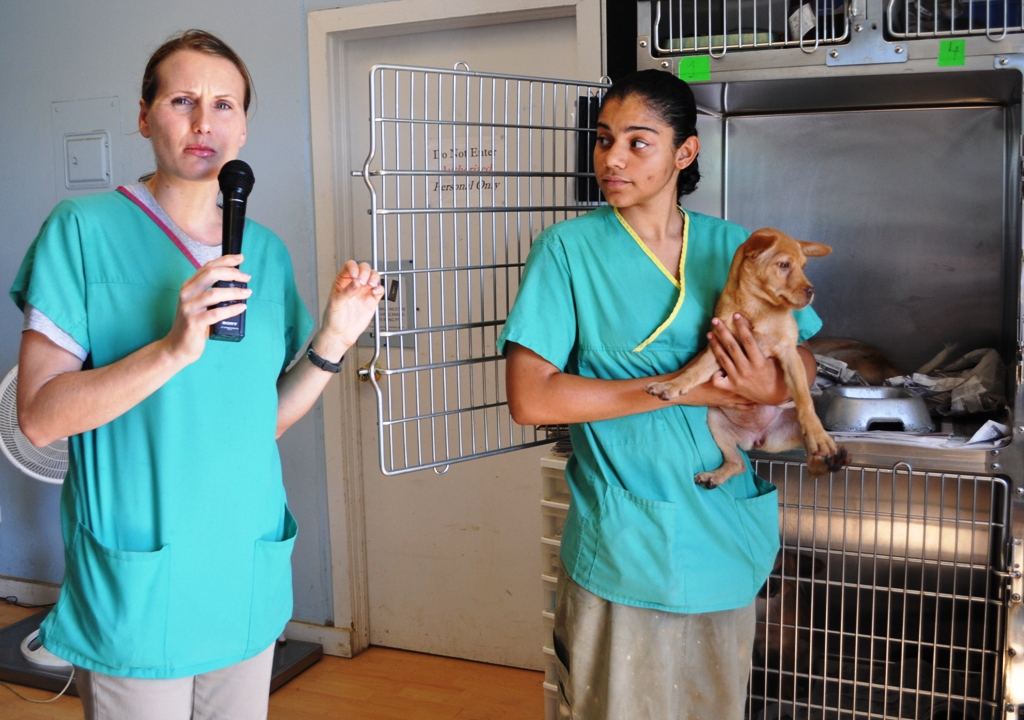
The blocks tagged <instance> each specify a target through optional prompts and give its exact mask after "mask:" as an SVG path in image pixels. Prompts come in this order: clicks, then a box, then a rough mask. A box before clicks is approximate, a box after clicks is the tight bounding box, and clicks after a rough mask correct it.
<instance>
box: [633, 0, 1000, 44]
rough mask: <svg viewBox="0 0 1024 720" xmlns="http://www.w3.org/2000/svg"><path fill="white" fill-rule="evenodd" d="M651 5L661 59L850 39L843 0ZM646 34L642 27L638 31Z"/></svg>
mask: <svg viewBox="0 0 1024 720" xmlns="http://www.w3.org/2000/svg"><path fill="white" fill-rule="evenodd" d="M906 1H907V2H909V1H910V0H906ZM1018 1H1020V0H1018ZM649 2H650V5H651V10H650V17H651V27H650V29H649V31H650V34H651V39H652V42H653V46H652V50H653V51H654V53H655V54H656V55H658V56H659V57H669V56H678V55H682V56H686V55H694V54H697V55H711V56H712V57H723V56H725V55H726V53H728V52H729V51H730V50H733V51H747V50H766V49H771V48H800V49H801V50H803V51H804V52H807V53H812V52H814V51H815V50H817V49H818V48H819V47H820V46H823V45H837V44H841V43H845V42H847V41H848V40H849V37H850V20H849V14H848V12H847V0H649ZM893 2H895V0H893ZM647 31H648V29H647V28H644V27H642V28H641V29H640V32H641V33H645V32H647Z"/></svg>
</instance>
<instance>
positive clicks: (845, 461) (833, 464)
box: [825, 445, 850, 472]
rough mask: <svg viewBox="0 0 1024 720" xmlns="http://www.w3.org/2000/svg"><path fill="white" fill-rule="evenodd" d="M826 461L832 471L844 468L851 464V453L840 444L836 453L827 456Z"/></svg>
mask: <svg viewBox="0 0 1024 720" xmlns="http://www.w3.org/2000/svg"><path fill="white" fill-rule="evenodd" d="M825 463H826V464H827V465H828V469H829V470H831V471H832V472H835V471H836V470H842V469H843V468H844V467H846V466H847V465H849V464H850V453H849V451H847V449H846V448H844V447H843V446H842V445H839V446H838V447H836V451H835V452H834V453H832V454H831V455H829V456H827V457H826V458H825Z"/></svg>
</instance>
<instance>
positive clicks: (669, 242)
mask: <svg viewBox="0 0 1024 720" xmlns="http://www.w3.org/2000/svg"><path fill="white" fill-rule="evenodd" d="M696 121H697V112H696V104H695V102H694V98H693V93H692V92H691V91H690V88H689V87H688V86H687V85H686V83H684V82H682V81H681V80H678V79H676V78H674V77H673V76H671V75H670V74H668V73H664V72H661V71H656V70H649V71H644V72H640V73H636V74H634V75H631V76H629V77H627V78H625V79H623V80H621V81H620V82H617V83H615V84H614V85H613V86H612V88H611V89H610V90H609V91H608V93H607V95H606V96H605V98H604V101H603V104H602V106H601V111H600V115H599V117H598V127H597V145H596V148H595V150H594V168H595V172H596V175H597V181H598V183H599V184H600V186H601V189H602V191H603V192H604V196H605V198H606V200H607V201H608V206H607V207H602V208H599V209H597V210H594V211H593V212H590V213H588V214H587V215H584V216H582V217H579V218H576V219H573V220H568V221H565V222H562V223H559V224H557V225H555V226H553V227H551V228H548V229H547V230H546V231H545V232H544V233H542V234H541V235H540V236H539V237H538V238H537V240H536V241H535V243H534V245H533V248H532V250H531V251H530V256H529V259H528V261H527V264H526V270H525V273H524V276H523V280H522V284H521V286H520V288H519V294H518V296H517V298H516V303H515V306H514V307H513V309H512V311H511V313H510V314H509V318H508V321H507V323H506V325H505V329H504V331H503V333H502V335H501V338H500V340H499V345H500V347H501V349H502V351H503V352H504V353H505V354H506V356H507V358H508V364H507V380H508V398H509V405H510V407H511V410H512V415H513V417H514V418H515V419H516V421H517V422H519V423H522V424H531V425H532V424H553V423H568V424H569V426H570V434H571V436H572V440H573V451H574V452H573V455H572V457H571V458H570V459H569V462H568V465H567V467H566V478H567V480H568V482H569V485H570V488H571V491H572V506H571V509H570V512H569V516H568V518H567V520H566V524H565V529H564V533H563V536H562V563H563V566H564V572H563V573H561V576H560V578H559V584H558V595H557V607H556V611H555V632H554V641H555V651H556V654H557V656H558V659H559V685H560V687H561V690H562V695H563V698H562V700H563V708H562V711H563V714H565V715H567V716H571V717H575V718H578V719H581V720H604V719H608V720H613V719H614V720H620V719H621V720H637V719H638V718H650V719H652V720H655V719H656V720H687V719H689V718H714V719H715V720H723V719H728V718H735V719H736V720H739V719H740V718H742V717H743V706H744V700H745V686H746V682H747V674H748V671H749V667H750V654H751V647H752V645H753V640H754V608H753V601H754V596H755V594H756V593H757V591H758V590H759V589H760V587H761V585H762V584H763V583H764V581H765V579H766V577H767V575H768V573H769V571H770V570H771V568H772V565H773V563H774V560H775V556H776V553H777V551H778V548H779V528H778V504H777V499H776V495H775V492H776V491H775V487H774V486H772V485H771V484H769V483H767V482H765V481H763V480H761V479H760V478H757V477H756V476H754V474H753V473H752V472H751V470H750V468H749V465H748V467H747V469H746V470H745V472H743V473H741V474H740V475H737V476H735V477H733V478H731V479H729V480H728V481H727V482H725V483H724V484H723V485H721V486H720V487H718V488H715V489H712V490H707V489H705V488H702V487H700V486H698V485H696V484H695V483H694V475H695V474H696V473H698V472H701V471H705V470H712V469H714V468H716V467H718V466H719V465H720V464H721V462H722V455H721V452H720V451H719V450H718V448H717V446H716V445H715V442H714V440H713V438H712V436H711V433H710V431H709V429H708V426H707V420H706V417H707V407H708V406H720V407H745V406H749V405H750V404H751V403H763V404H771V405H778V404H781V403H782V402H785V401H786V400H787V399H788V391H787V390H786V385H785V381H784V379H783V377H782V373H781V370H780V369H779V367H778V365H777V364H776V362H775V361H774V360H768V359H766V358H765V357H764V355H763V354H762V353H761V351H760V350H759V349H758V347H757V344H756V343H755V342H754V338H753V336H752V335H751V333H750V332H749V330H747V329H746V326H745V325H744V324H743V323H740V328H741V330H740V331H739V333H738V335H737V336H733V335H732V334H731V333H730V332H729V331H728V330H727V329H725V327H724V326H723V325H722V323H720V322H718V321H717V320H715V319H713V317H712V312H713V309H714V307H715V302H716V300H717V299H718V295H719V294H720V293H721V291H722V289H723V287H724V286H725V281H726V276H727V274H728V270H729V265H730V262H731V260H732V257H733V253H734V252H735V250H736V248H737V247H738V246H739V245H740V244H741V243H742V242H743V241H744V240H746V238H747V236H748V235H749V233H748V232H747V231H746V230H744V229H743V228H742V227H739V226H737V225H734V224H732V223H729V222H726V221H723V220H719V219H716V218H712V217H708V216H704V215H700V214H698V213H693V212H689V211H687V210H684V209H683V208H682V207H680V206H679V205H678V200H679V197H680V196H683V195H687V194H689V193H691V192H693V191H694V189H695V188H696V185H697V181H698V180H699V178H700V175H699V172H698V167H697V156H698V152H699V150H700V145H699V142H698V140H697V131H696ZM794 315H795V317H796V318H797V322H798V324H799V326H800V340H801V341H804V340H806V339H807V338H808V337H810V336H811V335H813V334H814V333H815V332H817V330H818V329H819V327H820V326H821V323H820V321H819V320H818V317H817V315H816V314H815V313H814V311H813V310H811V309H810V308H807V309H805V310H803V311H798V312H796V313H794ZM709 331H710V332H709ZM705 340H706V341H707V342H709V343H710V344H711V347H712V349H713V351H714V352H715V355H716V357H717V358H718V360H719V363H720V364H721V366H722V368H724V372H723V373H720V374H719V375H718V376H716V377H715V378H713V379H712V380H711V381H709V382H708V383H706V384H705V385H702V386H699V387H698V388H695V389H694V390H692V391H691V392H689V393H688V394H687V395H685V396H683V397H681V398H678V399H676V400H674V401H672V402H671V403H669V404H666V403H664V402H663V401H661V400H659V399H657V398H655V397H652V396H651V395H649V394H647V393H646V392H645V390H644V388H645V387H646V385H647V384H648V383H650V381H651V379H652V377H655V378H659V377H660V378H669V377H672V376H674V375H676V374H678V372H679V369H680V368H681V367H683V366H684V365H685V364H686V363H687V362H689V360H690V359H692V358H693V357H694V356H695V355H696V354H697V352H698V351H699V350H700V349H701V348H702V347H703V345H704V342H705ZM801 356H802V359H803V360H804V363H805V365H806V367H807V372H808V376H809V377H813V373H814V360H813V356H812V355H811V354H810V353H809V352H808V351H806V350H805V349H801Z"/></svg>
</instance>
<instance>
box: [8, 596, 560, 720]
mask: <svg viewBox="0 0 1024 720" xmlns="http://www.w3.org/2000/svg"><path fill="white" fill-rule="evenodd" d="M35 612H38V611H37V610H28V609H25V608H19V607H14V606H12V605H7V604H6V603H3V602H0V627H6V626H7V625H10V624H11V623H14V622H17V621H18V620H20V619H22V618H23V617H26V616H28V615H31V614H33V613H35ZM543 677H544V676H543V673H539V672H531V671H529V670H516V669H513V668H506V667H499V666H497V665H486V664H484V663H475V662H468V661H466V660H454V659H452V658H443V657H437V656H434V655H423V654H420V653H411V652H403V651H400V650H390V649H388V648H377V647H374V648H370V649H369V650H367V651H366V652H364V653H362V654H361V655H359V656H358V657H356V658H354V659H352V660H346V659H343V658H336V657H330V656H327V655H325V656H324V658H323V659H322V660H321V661H320V662H318V663H317V664H316V665H314V666H313V667H311V668H309V669H308V670H306V671H305V672H304V673H302V674H301V675H299V676H298V677H297V678H295V679H294V680H292V681H291V682H290V683H288V684H287V685H285V686H284V687H283V688H281V689H280V690H278V691H277V692H276V693H274V694H273V695H271V696H270V718H269V720H291V719H292V718H344V719H345V720H491V719H492V718H493V719H494V720H542V719H543V717H544V691H543V689H542V688H541V682H542V681H543ZM18 691H19V692H21V693H22V694H23V695H25V696H27V697H31V698H39V699H46V698H49V697H52V696H53V693H49V692H44V691H41V690H35V689H33V688H22V687H18ZM0 718H2V719H3V720H80V719H81V718H82V705H81V703H80V702H79V701H78V698H74V697H62V698H60V699H59V700H57V701H56V702H54V703H50V704H48V705H36V704H33V703H28V702H25V701H24V700H22V699H21V698H19V697H17V696H15V695H14V694H13V693H12V692H11V691H10V690H8V689H7V688H4V687H0Z"/></svg>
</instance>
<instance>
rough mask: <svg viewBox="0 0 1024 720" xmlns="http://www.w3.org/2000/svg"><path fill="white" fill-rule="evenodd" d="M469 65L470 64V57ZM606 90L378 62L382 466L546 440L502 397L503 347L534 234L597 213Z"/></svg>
mask: <svg viewBox="0 0 1024 720" xmlns="http://www.w3.org/2000/svg"><path fill="white" fill-rule="evenodd" d="M460 65H462V64H461V63H460ZM606 88H607V85H604V84H601V83H583V82H571V81H565V80H553V79H547V78H534V77H521V76H513V75H497V74H484V73H476V72H471V71H470V70H469V69H468V68H462V69H460V68H458V66H457V68H456V69H455V70H440V69H434V68H421V67H407V66H398V65H377V66H374V67H373V68H372V69H371V71H370V107H371V126H372V127H371V147H370V153H369V156H368V157H367V159H366V162H365V164H364V166H363V173H362V174H363V178H364V179H365V181H366V185H367V187H368V188H369V190H370V212H371V214H372V216H373V222H372V243H373V266H374V268H375V269H377V270H378V271H379V272H380V273H381V274H382V276H383V278H384V283H385V286H386V293H385V299H384V301H383V307H382V310H381V312H380V313H379V314H378V316H377V318H376V320H375V321H374V325H373V328H374V329H373V339H374V356H373V360H372V361H371V364H370V367H371V368H373V371H372V372H370V371H369V369H367V370H366V371H365V372H364V373H363V377H365V378H366V379H368V380H369V381H370V382H371V383H372V384H373V387H374V390H375V391H376V393H377V413H378V422H379V429H380V432H379V449H380V467H381V471H382V472H384V473H385V474H388V475H390V474H396V473H403V472H410V471H412V470H417V469H422V468H434V469H435V471H440V472H443V468H446V467H447V466H448V464H449V463H452V462H458V461H462V460H469V459H471V458H477V457H484V456H487V455H493V454H496V453H501V452H507V451H509V450H515V449H517V448H521V447H528V446H531V445H538V444H542V443H546V442H550V441H551V440H552V439H554V438H555V437H557V436H558V435H560V434H562V429H561V428H544V427H541V428H535V427H532V426H531V427H523V426H519V425H517V424H516V423H515V422H513V421H512V419H511V416H510V415H509V412H508V406H507V401H506V399H505V368H504V358H503V357H502V356H501V355H500V353H498V351H497V347H496V342H497V339H498V336H499V335H500V333H501V329H502V326H503V324H504V322H505V318H506V317H507V315H508V311H509V309H510V308H511V307H512V302H513V300H514V299H515V295H516V290H517V289H518V287H519V279H520V276H521V274H522V269H523V265H524V264H525V261H526V256H527V254H528V252H529V249H530V246H531V244H532V242H533V240H534V238H535V237H536V236H537V235H538V234H539V233H540V232H541V231H542V230H543V229H544V228H546V227H547V226H549V225H551V224H553V223H555V222H558V221H560V220H564V219H567V218H570V217H575V216H576V215H579V214H580V213H583V212H586V211H587V210H590V209H592V208H593V207H594V206H596V205H597V204H598V202H599V191H598V188H597V184H596V182H595V181H594V174H593V171H592V168H591V162H592V148H593V142H594V138H595V134H594V130H593V126H594V125H595V123H596V119H597V108H598V105H599V103H600V98H601V96H602V94H603V92H604V90H605V89H606Z"/></svg>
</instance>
